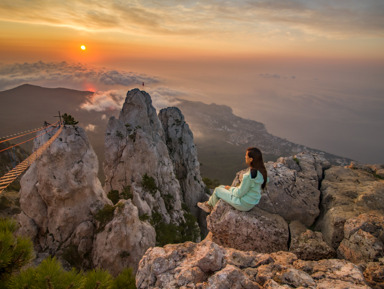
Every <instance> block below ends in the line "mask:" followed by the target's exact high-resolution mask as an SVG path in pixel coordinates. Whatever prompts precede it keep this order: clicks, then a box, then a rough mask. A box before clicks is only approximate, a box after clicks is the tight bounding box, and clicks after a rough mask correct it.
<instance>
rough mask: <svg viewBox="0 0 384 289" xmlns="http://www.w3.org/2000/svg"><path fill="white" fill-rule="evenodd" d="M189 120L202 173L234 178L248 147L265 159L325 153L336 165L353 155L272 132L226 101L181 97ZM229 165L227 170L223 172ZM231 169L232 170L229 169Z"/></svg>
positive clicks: (274, 159)
mask: <svg viewBox="0 0 384 289" xmlns="http://www.w3.org/2000/svg"><path fill="white" fill-rule="evenodd" d="M177 106H178V107H179V108H180V109H181V111H182V112H183V114H184V116H185V119H186V121H187V122H188V123H189V124H190V126H191V129H192V131H193V132H194V135H195V143H196V144H197V146H198V152H199V159H200V160H201V162H202V164H203V165H202V167H201V171H202V175H210V177H212V178H217V179H219V180H222V179H223V178H224V179H225V181H226V182H229V183H230V182H231V180H232V179H233V174H234V173H236V172H237V171H239V170H240V169H242V168H244V165H245V164H244V153H245V150H246V149H247V148H248V147H251V146H256V147H258V148H260V149H261V151H262V152H263V155H264V161H276V159H277V158H279V157H288V156H292V155H295V154H297V153H299V152H309V153H317V154H320V155H323V156H324V157H325V158H326V159H328V160H329V161H330V162H331V163H332V164H334V165H347V164H350V162H351V159H348V158H344V157H340V156H336V155H333V154H329V153H327V152H324V151H321V150H317V149H312V148H309V147H306V146H304V145H300V144H296V143H293V142H290V141H288V140H286V139H283V138H280V137H277V136H274V135H272V134H270V133H269V132H268V131H267V129H266V128H265V125H264V124H263V123H260V122H257V121H254V120H249V119H244V118H241V117H239V116H236V115H234V114H233V112H232V109H231V108H230V107H228V106H225V105H217V104H214V103H213V104H204V103H202V102H196V101H187V100H182V99H179V104H178V105H177ZM227 168H229V170H228V173H227V172H224V170H226V169H227ZM230 171H232V173H231V172H230Z"/></svg>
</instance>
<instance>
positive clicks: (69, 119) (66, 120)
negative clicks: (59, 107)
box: [62, 113, 79, 125]
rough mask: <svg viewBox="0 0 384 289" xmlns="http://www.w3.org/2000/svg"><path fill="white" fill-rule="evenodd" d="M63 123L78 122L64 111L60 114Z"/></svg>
mask: <svg viewBox="0 0 384 289" xmlns="http://www.w3.org/2000/svg"><path fill="white" fill-rule="evenodd" d="M62 117H63V121H64V125H77V124H78V123H79V122H78V121H76V120H75V119H74V117H73V116H72V115H70V114H66V113H64V114H63V115H62Z"/></svg>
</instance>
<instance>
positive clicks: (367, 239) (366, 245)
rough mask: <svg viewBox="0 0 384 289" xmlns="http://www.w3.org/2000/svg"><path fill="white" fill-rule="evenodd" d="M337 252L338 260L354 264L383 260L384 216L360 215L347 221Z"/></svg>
mask: <svg viewBox="0 0 384 289" xmlns="http://www.w3.org/2000/svg"><path fill="white" fill-rule="evenodd" d="M337 252H338V255H339V257H340V258H343V259H346V260H349V261H351V262H353V263H355V264H361V263H368V262H375V261H376V262H377V261H379V260H380V258H383V257H384V216H383V215H379V216H378V215H374V214H361V215H359V216H358V217H356V218H351V219H348V220H347V221H346V222H345V224H344V239H343V240H342V241H341V243H340V246H339V247H338V249H337Z"/></svg>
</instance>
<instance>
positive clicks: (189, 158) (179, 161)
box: [159, 107, 207, 234]
mask: <svg viewBox="0 0 384 289" xmlns="http://www.w3.org/2000/svg"><path fill="white" fill-rule="evenodd" d="M159 119H160V121H161V124H162V126H163V129H164V132H165V141H166V145H167V147H168V151H169V156H170V157H171V160H172V163H173V166H174V169H175V175H176V178H177V179H178V181H179V183H180V186H181V191H182V197H183V202H184V203H185V204H186V205H187V206H188V208H189V210H190V211H191V213H192V214H193V215H194V216H195V217H196V218H197V219H198V220H199V223H200V227H201V228H205V232H204V233H205V234H206V233H207V232H206V221H205V217H206V215H205V214H203V213H202V211H201V210H200V209H198V208H197V207H196V204H197V202H201V201H205V200H206V195H205V192H204V191H205V185H204V183H203V181H202V179H201V176H200V163H199V161H198V158H197V150H196V147H195V144H194V142H193V134H192V131H191V130H190V129H189V126H188V124H187V123H186V122H185V120H184V116H183V114H182V112H181V111H180V110H179V109H178V108H176V107H169V108H165V109H162V110H161V111H160V112H159Z"/></svg>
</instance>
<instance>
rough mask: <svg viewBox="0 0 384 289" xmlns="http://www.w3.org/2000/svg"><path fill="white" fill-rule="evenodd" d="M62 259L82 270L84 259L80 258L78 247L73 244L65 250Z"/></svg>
mask: <svg viewBox="0 0 384 289" xmlns="http://www.w3.org/2000/svg"><path fill="white" fill-rule="evenodd" d="M62 258H63V259H64V260H65V261H67V262H68V263H69V264H70V265H71V266H72V267H75V268H77V269H80V268H81V265H82V263H83V258H82V257H81V256H80V254H79V251H78V249H77V246H75V245H73V244H71V245H69V246H68V247H67V248H66V249H64V251H63V255H62Z"/></svg>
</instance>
